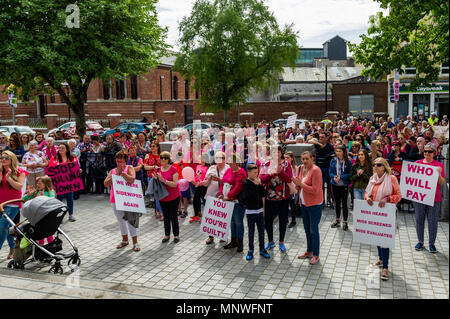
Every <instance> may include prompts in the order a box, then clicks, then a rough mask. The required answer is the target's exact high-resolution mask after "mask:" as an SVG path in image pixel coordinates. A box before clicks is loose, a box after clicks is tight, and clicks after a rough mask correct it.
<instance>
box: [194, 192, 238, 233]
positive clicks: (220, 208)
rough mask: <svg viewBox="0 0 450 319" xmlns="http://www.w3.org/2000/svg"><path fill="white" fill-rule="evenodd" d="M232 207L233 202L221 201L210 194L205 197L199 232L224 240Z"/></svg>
mask: <svg viewBox="0 0 450 319" xmlns="http://www.w3.org/2000/svg"><path fill="white" fill-rule="evenodd" d="M233 209H234V203H233V202H225V201H221V200H219V199H217V198H214V197H211V196H208V197H206V203H205V209H204V210H203V217H202V223H201V224H200V232H202V233H205V234H207V235H209V236H213V237H217V238H219V239H222V240H225V241H226V240H227V239H228V229H229V227H230V223H231V217H232V215H233Z"/></svg>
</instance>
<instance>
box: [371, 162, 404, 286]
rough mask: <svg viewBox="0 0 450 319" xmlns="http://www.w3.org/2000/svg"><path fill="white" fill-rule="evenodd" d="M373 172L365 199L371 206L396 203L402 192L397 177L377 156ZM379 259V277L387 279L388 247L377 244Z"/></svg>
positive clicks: (377, 263) (386, 163)
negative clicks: (380, 269)
mask: <svg viewBox="0 0 450 319" xmlns="http://www.w3.org/2000/svg"><path fill="white" fill-rule="evenodd" d="M373 171H374V174H373V175H372V177H371V178H370V180H369V184H368V185H367V188H366V194H365V200H367V203H368V204H369V205H370V206H372V205H373V202H379V203H378V206H379V207H384V206H385V204H386V203H392V204H397V203H398V202H399V201H400V200H401V199H402V193H401V191H400V186H399V184H398V181H397V178H396V177H395V176H394V175H392V172H391V168H390V167H389V164H388V162H387V161H386V160H385V159H384V158H382V157H378V158H377V159H375V161H374V162H373ZM377 248H378V256H379V260H378V261H377V262H376V263H375V265H377V266H378V267H381V266H382V267H383V271H382V273H381V279H383V280H388V279H389V276H388V265H389V253H390V252H389V248H383V247H380V246H377Z"/></svg>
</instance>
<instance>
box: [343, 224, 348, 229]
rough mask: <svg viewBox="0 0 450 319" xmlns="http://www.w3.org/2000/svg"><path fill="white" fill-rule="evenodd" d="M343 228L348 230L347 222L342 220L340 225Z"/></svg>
mask: <svg viewBox="0 0 450 319" xmlns="http://www.w3.org/2000/svg"><path fill="white" fill-rule="evenodd" d="M342 229H343V230H348V223H347V222H344V224H343V226H342Z"/></svg>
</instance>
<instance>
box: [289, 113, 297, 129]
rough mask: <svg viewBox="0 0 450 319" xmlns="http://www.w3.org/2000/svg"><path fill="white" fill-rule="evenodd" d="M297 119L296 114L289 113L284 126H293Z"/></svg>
mask: <svg viewBox="0 0 450 319" xmlns="http://www.w3.org/2000/svg"><path fill="white" fill-rule="evenodd" d="M296 120H297V114H294V115H291V116H289V117H288V118H287V122H286V128H289V127H292V128H294V127H295V121H296Z"/></svg>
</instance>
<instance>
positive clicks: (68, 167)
mask: <svg viewBox="0 0 450 319" xmlns="http://www.w3.org/2000/svg"><path fill="white" fill-rule="evenodd" d="M45 174H47V175H48V176H49V177H50V178H51V179H52V184H53V188H54V189H55V191H56V195H62V194H66V193H71V192H76V191H80V190H82V189H84V185H83V181H82V179H81V178H80V174H81V172H80V166H79V165H78V162H70V163H64V164H59V165H57V166H51V167H46V168H45Z"/></svg>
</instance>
